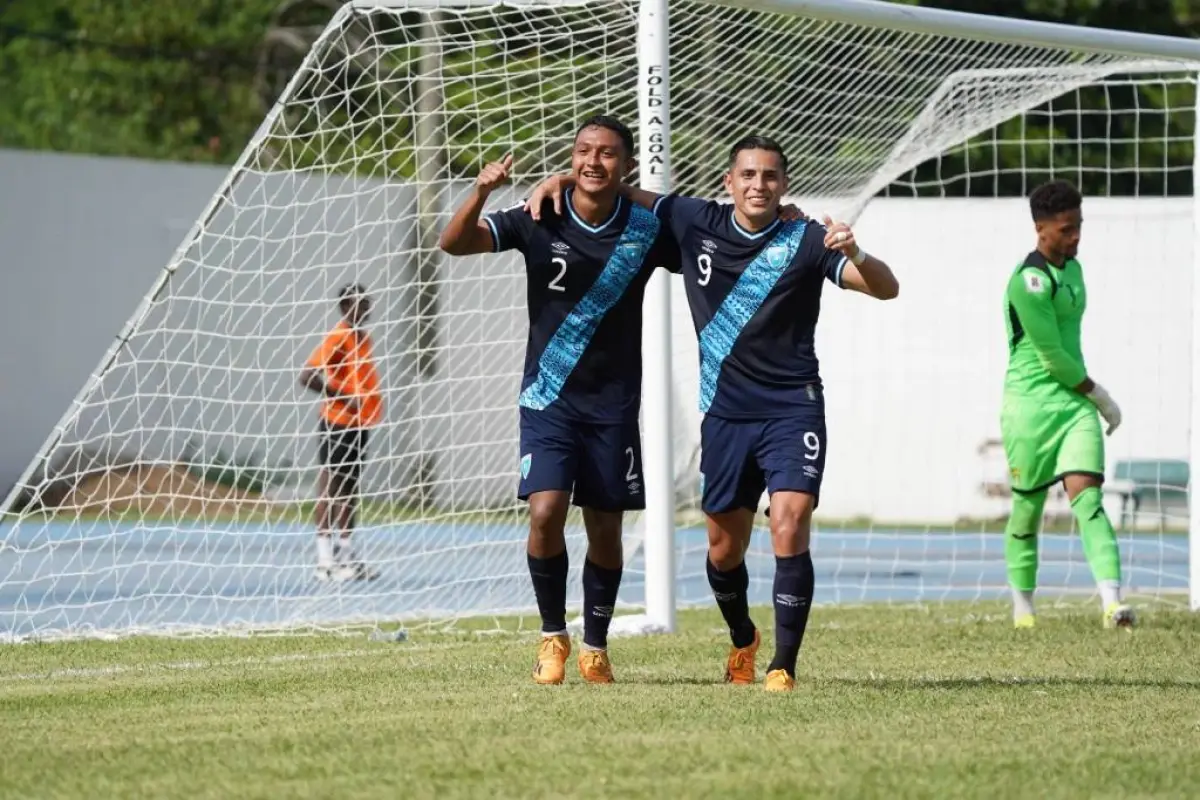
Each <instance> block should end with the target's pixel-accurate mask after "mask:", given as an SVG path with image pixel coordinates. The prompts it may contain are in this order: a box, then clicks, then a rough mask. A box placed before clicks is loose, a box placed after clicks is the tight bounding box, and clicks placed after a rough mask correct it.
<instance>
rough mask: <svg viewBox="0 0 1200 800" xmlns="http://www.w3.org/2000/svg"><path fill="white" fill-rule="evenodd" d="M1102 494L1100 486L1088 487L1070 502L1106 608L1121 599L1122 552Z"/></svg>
mask: <svg viewBox="0 0 1200 800" xmlns="http://www.w3.org/2000/svg"><path fill="white" fill-rule="evenodd" d="M1102 499H1103V494H1102V493H1101V491H1100V487H1099V486H1089V487H1088V488H1086V489H1084V490H1083V491H1082V492H1080V493H1079V494H1077V495H1075V499H1074V500H1072V501H1071V510H1072V511H1073V512H1074V513H1075V521H1076V522H1078V523H1079V535H1080V537H1081V538H1082V539H1083V555H1084V556H1085V557H1086V558H1087V562H1088V566H1089V567H1091V569H1092V577H1093V578H1094V579H1095V580H1096V586H1098V587H1099V589H1100V603H1101V605H1102V607H1103V608H1108V607H1109V606H1110V605H1112V604H1113V603H1119V602H1121V554H1120V551H1119V550H1118V549H1117V535H1116V533H1115V532H1114V531H1113V526H1112V522H1110V521H1109V519H1108V514H1107V513H1105V511H1104V504H1103V502H1102Z"/></svg>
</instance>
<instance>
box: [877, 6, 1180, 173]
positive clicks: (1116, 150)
mask: <svg viewBox="0 0 1200 800" xmlns="http://www.w3.org/2000/svg"><path fill="white" fill-rule="evenodd" d="M905 1H906V2H908V3H909V4H910V5H922V6H929V7H936V8H942V9H948V10H955V11H970V12H975V13H984V14H990V15H994V16H1001V17H1018V18H1024V19H1031V20H1038V21H1044V22H1062V23H1069V24H1073V25H1086V26H1092V27H1098V28H1111V29H1116V30H1128V31H1135V32H1140V33H1154V34H1161V35H1169V36H1181V37H1185V38H1195V37H1196V36H1197V35H1200V3H1197V2H1195V0H1024V2H1012V0H920V2H913V1H912V0H905ZM1173 77H1175V78H1178V77H1179V75H1178V74H1176V75H1174V76H1173ZM1195 91H1196V90H1195V85H1194V83H1192V82H1190V80H1189V81H1178V80H1169V81H1164V82H1162V83H1150V84H1142V85H1138V86H1134V85H1132V84H1124V85H1119V84H1110V85H1108V86H1104V87H1084V88H1082V89H1080V90H1078V91H1073V92H1069V93H1067V94H1065V95H1063V96H1061V97H1059V98H1056V99H1055V100H1053V101H1051V102H1050V103H1047V104H1046V105H1043V106H1041V107H1039V108H1036V109H1033V110H1032V112H1031V113H1029V114H1027V115H1025V116H1024V117H1023V118H1018V119H1013V120H1009V121H1007V122H1004V123H1002V124H1000V125H999V126H998V127H997V128H996V129H995V130H994V131H988V132H986V133H984V134H981V135H979V136H977V137H975V138H974V139H973V140H971V141H970V142H967V143H965V144H964V145H962V146H961V147H958V148H956V149H955V150H954V151H952V152H950V153H947V154H944V155H943V156H942V157H941V158H939V159H936V160H933V161H930V162H928V163H926V164H922V165H921V166H919V167H918V168H917V169H915V170H914V171H913V172H912V174H910V175H908V176H906V181H905V187H904V188H898V187H896V186H893V187H890V189H889V190H888V192H889V193H903V194H911V193H913V192H914V191H915V192H916V193H917V194H934V193H936V194H947V195H952V196H971V195H982V196H991V195H996V194H999V195H1008V196H1013V195H1024V194H1026V193H1027V192H1028V191H1029V190H1030V189H1031V188H1032V187H1033V186H1034V185H1035V184H1036V183H1038V182H1040V181H1042V180H1045V179H1048V178H1050V177H1051V176H1052V175H1053V176H1057V177H1066V178H1069V179H1072V180H1074V181H1076V182H1077V183H1078V184H1079V185H1080V187H1081V188H1082V189H1083V190H1084V192H1085V193H1087V194H1090V195H1130V194H1134V193H1137V194H1139V195H1188V194H1191V193H1192V158H1193V151H1194V147H1193V141H1192V137H1193V131H1194V128H1195V124H1196V121H1195V113H1194V105H1195ZM1109 109H1112V110H1120V111H1126V110H1128V112H1131V113H1111V112H1110V111H1109ZM1135 110H1136V113H1132V112H1134V111H1135ZM979 164H984V165H987V166H986V168H985V169H980V168H979V166H978V165H979ZM972 165H975V168H974V169H972ZM912 187H915V189H914V188H912Z"/></svg>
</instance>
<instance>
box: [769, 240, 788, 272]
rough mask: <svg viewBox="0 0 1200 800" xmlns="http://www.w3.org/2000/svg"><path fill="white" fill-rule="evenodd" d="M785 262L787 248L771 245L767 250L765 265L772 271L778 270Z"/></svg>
mask: <svg viewBox="0 0 1200 800" xmlns="http://www.w3.org/2000/svg"><path fill="white" fill-rule="evenodd" d="M786 262H787V248H786V247H784V246H783V245H778V244H775V245H771V246H770V247H768V248H767V263H768V264H770V265H771V268H772V269H780V268H782V267H783V265H784V263H786Z"/></svg>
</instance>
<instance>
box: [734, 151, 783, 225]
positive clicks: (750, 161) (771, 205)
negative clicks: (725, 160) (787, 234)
mask: <svg viewBox="0 0 1200 800" xmlns="http://www.w3.org/2000/svg"><path fill="white" fill-rule="evenodd" d="M725 188H726V189H727V190H728V191H729V194H730V195H732V196H733V205H734V208H736V209H737V211H738V212H739V214H740V215H741V216H742V217H744V218H745V219H746V220H748V221H751V222H756V223H758V222H763V221H766V222H770V221H771V220H773V219H774V218H775V215H776V213H777V212H778V210H779V203H780V201H781V200H782V199H783V196H784V195H785V194H786V193H787V173H786V172H785V171H784V167H783V158H782V157H781V156H780V154H779V153H776V152H774V151H772V150H762V149H759V148H747V149H745V150H739V151H738V153H737V155H736V156H735V157H734V160H733V164H732V165H731V166H730V168H729V172H728V173H727V174H726V175H725Z"/></svg>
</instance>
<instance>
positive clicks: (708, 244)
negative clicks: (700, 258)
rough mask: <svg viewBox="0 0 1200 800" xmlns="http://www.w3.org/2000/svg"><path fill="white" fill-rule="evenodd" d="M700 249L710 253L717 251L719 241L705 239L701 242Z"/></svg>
mask: <svg viewBox="0 0 1200 800" xmlns="http://www.w3.org/2000/svg"><path fill="white" fill-rule="evenodd" d="M700 249H701V250H703V251H704V252H706V253H708V254H709V255H712V254H713V253H715V252H717V243H716V242H714V241H713V240H712V239H705V240H704V241H703V242H701V243H700Z"/></svg>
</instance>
